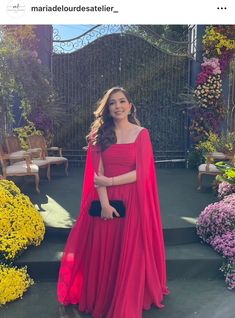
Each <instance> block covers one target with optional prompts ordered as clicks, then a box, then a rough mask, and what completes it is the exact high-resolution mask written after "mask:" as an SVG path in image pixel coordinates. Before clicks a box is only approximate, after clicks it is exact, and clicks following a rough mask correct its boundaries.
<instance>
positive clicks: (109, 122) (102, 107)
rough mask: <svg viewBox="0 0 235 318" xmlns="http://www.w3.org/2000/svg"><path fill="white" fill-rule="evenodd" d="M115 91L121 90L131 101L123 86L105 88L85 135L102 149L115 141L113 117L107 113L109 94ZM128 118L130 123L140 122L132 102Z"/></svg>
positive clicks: (138, 123) (129, 100) (136, 123)
mask: <svg viewBox="0 0 235 318" xmlns="http://www.w3.org/2000/svg"><path fill="white" fill-rule="evenodd" d="M117 92H122V93H123V94H124V95H125V97H126V99H127V100H128V102H129V103H131V99H130V96H129V94H128V92H127V91H126V90H125V89H124V88H123V87H119V86H115V87H112V88H110V89H109V90H107V91H106V92H105V94H104V95H103V97H102V98H101V99H100V100H98V102H97V109H96V111H95V112H94V115H95V120H94V121H93V123H92V124H91V130H90V133H89V134H88V136H87V140H88V142H90V143H91V144H93V145H99V146H100V147H101V150H102V151H104V150H105V149H107V148H108V147H109V146H111V145H112V144H115V143H116V142H117V137H116V134H115V130H114V122H113V118H112V117H111V116H110V113H109V100H110V96H111V95H112V94H114V93H117ZM128 120H129V122H130V123H132V124H135V125H137V126H140V122H139V120H138V119H137V117H136V108H135V106H134V104H133V103H132V107H131V110H130V114H129V115H128Z"/></svg>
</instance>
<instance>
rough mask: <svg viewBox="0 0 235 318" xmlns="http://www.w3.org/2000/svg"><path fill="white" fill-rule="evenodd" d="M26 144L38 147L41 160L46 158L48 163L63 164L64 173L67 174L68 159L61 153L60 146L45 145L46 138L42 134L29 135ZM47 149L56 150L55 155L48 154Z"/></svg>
mask: <svg viewBox="0 0 235 318" xmlns="http://www.w3.org/2000/svg"><path fill="white" fill-rule="evenodd" d="M27 141H28V144H29V147H30V149H34V148H36V149H38V148H40V149H41V150H42V152H41V154H42V155H41V158H40V159H43V160H46V161H47V162H49V163H50V165H60V164H64V167H65V173H66V175H68V159H67V158H65V157H63V155H62V148H59V147H47V144H46V140H45V138H44V137H43V136H30V137H28V140H27ZM49 151H53V152H54V153H55V152H57V153H58V155H57V156H51V155H49V153H48V152H49Z"/></svg>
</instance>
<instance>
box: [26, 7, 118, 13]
mask: <svg viewBox="0 0 235 318" xmlns="http://www.w3.org/2000/svg"><path fill="white" fill-rule="evenodd" d="M113 9H114V7H109V6H107V5H101V6H82V5H78V6H64V5H61V6H59V5H54V6H48V5H45V6H34V7H31V11H35V12H51V11H53V12H66V11H69V12H112V11H113Z"/></svg>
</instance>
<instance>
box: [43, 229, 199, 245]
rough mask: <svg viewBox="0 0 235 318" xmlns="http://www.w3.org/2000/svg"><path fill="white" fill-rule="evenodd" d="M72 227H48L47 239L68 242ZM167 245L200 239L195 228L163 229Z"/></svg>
mask: <svg viewBox="0 0 235 318" xmlns="http://www.w3.org/2000/svg"><path fill="white" fill-rule="evenodd" d="M70 231H71V227H68V228H60V227H50V226H47V227H46V237H47V238H51V237H57V238H59V239H62V238H63V239H64V240H66V239H67V237H68V235H69V233H70ZM163 233H164V238H165V243H166V244H167V245H178V244H187V243H195V242H199V241H200V240H199V237H198V235H197V234H196V228H195V226H188V227H178V228H164V229H163Z"/></svg>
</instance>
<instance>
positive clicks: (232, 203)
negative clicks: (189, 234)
mask: <svg viewBox="0 0 235 318" xmlns="http://www.w3.org/2000/svg"><path fill="white" fill-rule="evenodd" d="M231 192H232V193H231ZM234 192H235V187H234V186H233V185H231V184H228V183H227V182H222V183H221V184H220V185H219V188H218V195H219V197H220V198H223V199H222V200H221V201H219V202H216V203H213V204H210V205H208V206H207V207H206V208H205V209H204V210H203V211H202V212H201V214H200V215H199V217H198V220H197V224H196V227H197V234H198V235H199V236H200V238H201V239H202V240H203V241H204V242H205V243H208V244H210V245H211V246H212V248H214V250H215V251H217V252H218V253H219V254H221V255H222V256H223V258H224V262H223V264H222V266H221V268H220V270H221V271H222V272H223V273H224V276H225V282H226V283H227V285H228V288H229V289H234V288H235V193H234ZM230 193H231V194H230Z"/></svg>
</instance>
